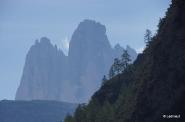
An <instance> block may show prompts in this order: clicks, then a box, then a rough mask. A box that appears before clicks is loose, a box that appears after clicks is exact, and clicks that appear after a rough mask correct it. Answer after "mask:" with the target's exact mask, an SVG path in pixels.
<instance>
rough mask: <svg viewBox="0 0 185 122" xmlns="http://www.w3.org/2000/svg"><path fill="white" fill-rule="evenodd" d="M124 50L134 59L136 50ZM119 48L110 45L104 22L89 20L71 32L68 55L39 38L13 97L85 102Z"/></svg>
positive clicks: (121, 49)
mask: <svg viewBox="0 0 185 122" xmlns="http://www.w3.org/2000/svg"><path fill="white" fill-rule="evenodd" d="M126 50H127V51H128V53H129V54H130V55H131V58H132V60H135V58H136V57H137V53H136V52H135V50H133V49H131V48H130V47H129V46H127V48H126ZM122 52H123V48H122V47H121V46H120V45H116V46H115V47H114V48H112V47H111V45H110V43H109V41H108V38H107V35H106V28H105V26H104V25H102V24H100V23H98V22H95V21H92V20H84V21H83V22H81V23H80V24H79V26H78V27H77V29H76V30H75V32H74V33H73V35H72V38H71V41H70V45H69V54H68V56H65V55H64V54H63V52H62V51H60V50H58V49H57V47H54V46H52V44H51V43H50V41H49V40H48V39H47V38H42V39H41V40H40V42H39V41H37V42H36V43H35V45H34V46H32V47H31V49H30V51H29V52H28V55H27V58H26V63H25V67H24V71H23V75H22V79H21V84H20V86H19V88H18V90H17V94H16V99H18V100H20V99H21V100H32V99H41V100H60V101H69V102H87V101H88V100H89V98H90V97H91V95H92V94H93V93H94V92H95V91H96V90H97V89H98V88H99V87H100V85H101V79H102V77H103V75H106V74H108V71H109V68H110V66H111V64H112V63H113V60H114V58H115V57H119V56H120V55H121V54H122Z"/></svg>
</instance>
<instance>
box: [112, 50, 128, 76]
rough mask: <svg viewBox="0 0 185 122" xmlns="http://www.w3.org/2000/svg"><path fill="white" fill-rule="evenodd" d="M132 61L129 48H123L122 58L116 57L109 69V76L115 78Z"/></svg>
mask: <svg viewBox="0 0 185 122" xmlns="http://www.w3.org/2000/svg"><path fill="white" fill-rule="evenodd" d="M130 62H131V59H130V55H129V54H128V52H127V50H123V54H122V55H121V59H119V58H115V59H114V63H113V65H112V66H111V68H110V70H109V78H110V79H111V78H113V77H114V76H116V75H118V74H120V73H122V72H123V71H124V70H125V69H126V68H127V67H128V65H129V63H130Z"/></svg>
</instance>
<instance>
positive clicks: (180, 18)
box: [66, 0, 185, 122]
mask: <svg viewBox="0 0 185 122" xmlns="http://www.w3.org/2000/svg"><path fill="white" fill-rule="evenodd" d="M184 11H185V1H184V0H172V4H171V6H170V8H169V9H168V11H167V13H166V17H165V18H163V19H161V20H160V23H159V29H158V33H157V34H156V35H155V36H154V37H153V39H152V41H151V42H150V43H149V46H147V47H146V49H145V50H144V52H143V53H142V54H140V55H138V57H137V59H136V61H135V62H134V64H133V65H130V66H128V67H127V69H126V70H125V71H124V72H123V73H122V74H120V75H117V76H116V77H113V78H112V79H110V80H108V81H107V82H106V83H105V84H104V85H103V86H102V87H101V88H100V90H98V91H97V92H96V93H95V94H94V95H93V97H92V99H91V101H90V102H89V104H88V105H81V106H79V107H78V108H77V110H76V112H75V115H74V117H71V116H68V117H67V118H66V122H169V121H170V122H184V121H185V104H184V103H185V53H184V51H185V12H184ZM171 117H172V118H171Z"/></svg>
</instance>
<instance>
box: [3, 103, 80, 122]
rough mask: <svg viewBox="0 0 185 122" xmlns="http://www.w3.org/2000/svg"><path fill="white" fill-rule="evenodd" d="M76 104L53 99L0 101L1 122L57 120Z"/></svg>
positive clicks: (50, 121)
mask: <svg viewBox="0 0 185 122" xmlns="http://www.w3.org/2000/svg"><path fill="white" fill-rule="evenodd" d="M76 107H77V105H76V104H71V103H65V102H55V101H8V100H3V101H0V121H1V122H59V121H60V120H63V119H64V117H65V116H66V115H67V114H69V113H70V114H72V113H73V112H74V110H75V108H76Z"/></svg>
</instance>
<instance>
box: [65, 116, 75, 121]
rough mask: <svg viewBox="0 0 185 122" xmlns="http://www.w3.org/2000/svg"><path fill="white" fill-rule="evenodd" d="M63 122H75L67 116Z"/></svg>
mask: <svg viewBox="0 0 185 122" xmlns="http://www.w3.org/2000/svg"><path fill="white" fill-rule="evenodd" d="M64 122H75V120H74V118H73V117H72V116H71V115H67V116H66V117H65V119H64Z"/></svg>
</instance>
